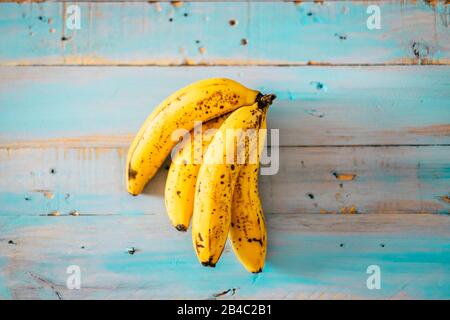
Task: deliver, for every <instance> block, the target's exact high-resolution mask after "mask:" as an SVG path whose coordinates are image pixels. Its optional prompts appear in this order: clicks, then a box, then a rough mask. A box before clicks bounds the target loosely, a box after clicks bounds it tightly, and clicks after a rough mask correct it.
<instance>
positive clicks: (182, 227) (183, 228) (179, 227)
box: [175, 224, 187, 232]
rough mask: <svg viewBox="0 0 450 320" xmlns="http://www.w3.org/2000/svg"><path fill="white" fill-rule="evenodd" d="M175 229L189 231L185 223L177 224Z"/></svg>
mask: <svg viewBox="0 0 450 320" xmlns="http://www.w3.org/2000/svg"><path fill="white" fill-rule="evenodd" d="M175 229H177V230H178V231H181V232H186V231H187V227H186V226H185V225H184V224H177V225H176V226H175Z"/></svg>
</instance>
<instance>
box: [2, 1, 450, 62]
mask: <svg viewBox="0 0 450 320" xmlns="http://www.w3.org/2000/svg"><path fill="white" fill-rule="evenodd" d="M430 3H431V4H430ZM369 4H376V5H378V6H379V7H380V9H381V29H380V30H369V29H368V28H367V25H366V21H367V18H368V17H369V14H367V13H366V10H367V7H368V6H369ZM79 6H80V8H81V29H80V30H69V29H68V28H67V27H66V26H65V23H64V22H65V18H66V16H65V10H66V8H67V4H65V3H52V2H44V3H2V4H0V34H1V35H2V46H1V47H0V63H1V64H3V65H30V64H50V65H53V64H75V65H111V64H132V65H180V64H189V65H191V64H215V65H217V64H226V65H242V64H245V65H249V64H260V65H270V64H276V65H279V64H307V63H312V64H317V63H319V64H320V63H325V64H328V63H331V64H374V63H375V64H386V63H387V64H391V63H393V64H411V63H412V64H428V63H435V64H448V63H449V58H450V47H449V43H450V32H449V24H448V19H449V6H447V5H445V2H444V1H438V2H434V1H432V2H431V1H429V2H425V1H371V2H370V3H368V2H359V1H352V2H346V1H328V2H324V3H322V4H321V3H314V2H306V3H302V4H301V5H298V4H294V3H293V2H272V3H268V2H248V3H247V2H232V3H217V2H214V3H205V2H203V3H202V2H200V3H184V5H182V6H180V7H174V6H173V5H171V4H170V3H167V2H166V3H157V4H149V3H147V2H143V3H126V4H124V3H108V4H105V3H79ZM230 21H234V24H233V22H231V24H233V25H231V24H230ZM244 44H245V45H244ZM324 47H325V48H326V49H324Z"/></svg>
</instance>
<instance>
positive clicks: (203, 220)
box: [192, 95, 275, 267]
mask: <svg viewBox="0 0 450 320" xmlns="http://www.w3.org/2000/svg"><path fill="white" fill-rule="evenodd" d="M263 98H264V99H261V100H264V101H265V103H264V104H261V103H260V104H259V106H258V104H257V103H255V104H254V105H252V106H248V107H242V108H240V109H238V110H236V111H234V112H233V113H231V115H230V116H229V117H228V118H227V119H226V120H225V122H224V123H223V124H222V126H221V127H220V129H219V131H218V132H217V133H216V134H215V135H214V138H213V140H212V141H211V143H210V145H209V147H208V149H207V151H206V154H205V156H204V158H203V163H202V165H201V167H200V170H199V173H198V176H197V184H196V190H195V196H194V213H193V218H192V241H193V245H194V248H195V252H196V254H197V257H198V260H199V261H200V262H201V264H202V265H204V266H210V267H214V266H215V265H216V263H217V262H218V260H219V258H220V256H221V254H222V251H223V249H224V247H225V243H226V240H227V236H228V231H229V229H230V222H231V208H232V199H233V191H234V186H235V184H236V180H237V179H238V176H239V172H240V170H241V167H242V166H243V164H239V163H238V162H237V161H236V156H237V155H238V154H239V151H238V150H237V149H238V148H237V146H236V143H235V140H234V139H229V138H227V132H230V131H229V130H236V131H234V132H235V133H236V132H237V134H236V137H237V138H238V139H239V140H240V139H242V138H243V137H245V136H246V135H247V133H248V131H251V130H252V129H253V132H255V129H258V128H259V127H260V125H261V121H262V119H263V114H264V109H265V108H266V107H267V106H268V105H270V103H271V102H272V100H273V99H274V98H275V96H273V95H268V96H264V97H263ZM247 136H248V135H247ZM241 141H242V140H241ZM249 149H250V148H245V158H246V159H247V158H248V156H249V153H250V152H251V150H249ZM230 150H233V153H234V158H233V159H231V160H232V161H229V155H227V153H228V152H230Z"/></svg>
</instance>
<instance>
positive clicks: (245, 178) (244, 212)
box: [229, 109, 267, 273]
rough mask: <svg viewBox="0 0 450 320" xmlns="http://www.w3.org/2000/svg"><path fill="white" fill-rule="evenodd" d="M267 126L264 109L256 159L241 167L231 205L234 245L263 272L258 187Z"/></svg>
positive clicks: (246, 261) (242, 259)
mask: <svg viewBox="0 0 450 320" xmlns="http://www.w3.org/2000/svg"><path fill="white" fill-rule="evenodd" d="M266 111H267V109H266ZM266 127H267V126H266V112H264V114H263V119H262V121H261V128H260V129H263V131H261V132H260V136H259V153H258V159H257V162H256V163H246V164H245V165H243V166H242V168H241V171H240V172H239V177H238V179H237V182H236V186H235V189H234V193H233V201H232V207H231V226H230V232H229V238H230V242H231V246H232V248H233V251H234V253H235V254H236V256H237V258H238V259H239V261H240V262H241V264H242V265H243V266H244V267H245V269H247V270H248V271H249V272H252V273H258V272H261V271H262V269H263V267H264V261H265V258H266V251H267V232H266V225H265V221H264V214H263V208H262V205H261V200H260V197H259V190H258V175H259V159H260V157H261V153H262V150H263V147H264V141H265V129H266Z"/></svg>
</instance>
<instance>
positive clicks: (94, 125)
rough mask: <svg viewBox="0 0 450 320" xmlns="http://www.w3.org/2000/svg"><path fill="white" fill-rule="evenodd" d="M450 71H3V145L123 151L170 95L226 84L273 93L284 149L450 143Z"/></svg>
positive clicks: (275, 124) (271, 119)
mask: <svg viewBox="0 0 450 320" xmlns="http://www.w3.org/2000/svg"><path fill="white" fill-rule="evenodd" d="M449 73H450V66H429V67H423V66H402V67H399V66H377V67H264V68H263V67H195V68H193V67H140V68H137V67H0V77H1V79H2V81H0V113H1V115H2V116H1V117H0V143H1V144H2V145H3V146H8V147H18V146H19V147H20V146H39V145H43V144H44V145H45V144H47V145H48V144H49V143H50V144H53V145H55V144H62V145H67V144H70V145H74V144H75V145H78V146H80V145H81V146H86V144H88V145H93V146H99V145H113V146H117V145H120V146H127V145H128V144H129V142H130V140H131V139H132V136H133V135H134V134H135V132H137V130H138V128H139V127H140V125H141V124H142V122H143V121H144V119H145V118H146V117H147V115H148V114H149V113H150V112H151V111H152V110H153V108H154V107H155V106H156V105H157V104H159V103H160V102H161V101H162V100H163V99H164V98H165V97H166V96H168V95H169V94H170V93H172V92H173V91H175V90H177V89H179V88H181V87H183V86H185V85H187V84H189V83H191V82H193V81H196V80H199V79H204V78H209V77H229V78H232V79H236V80H238V81H240V82H242V83H243V84H245V85H247V86H249V87H252V88H255V89H259V90H261V91H263V92H271V93H275V94H277V96H278V99H277V100H276V101H275V104H274V105H273V106H272V107H271V108H270V110H269V115H268V126H269V128H276V129H279V130H280V144H281V145H282V146H304V145H308V146H315V145H316V146H317V145H327V146H329V145H397V144H400V145H405V144H410V145H422V144H447V145H448V144H450V90H449V88H450V77H449ZM319 84H320V85H319ZM21 140H22V141H25V142H24V143H21V144H20V143H19V144H17V143H15V142H17V141H21ZM35 140H37V142H38V143H35V142H33V141H35ZM39 142H40V143H39Z"/></svg>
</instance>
